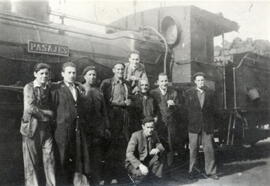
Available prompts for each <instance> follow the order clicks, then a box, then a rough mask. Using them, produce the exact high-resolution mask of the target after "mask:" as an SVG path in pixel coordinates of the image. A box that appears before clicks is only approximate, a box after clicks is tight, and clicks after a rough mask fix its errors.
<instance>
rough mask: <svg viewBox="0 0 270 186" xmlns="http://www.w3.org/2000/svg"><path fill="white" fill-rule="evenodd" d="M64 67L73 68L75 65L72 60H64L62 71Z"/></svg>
mask: <svg viewBox="0 0 270 186" xmlns="http://www.w3.org/2000/svg"><path fill="white" fill-rule="evenodd" d="M66 67H74V68H76V65H75V64H74V63H73V62H71V61H68V62H65V63H64V64H63V65H62V72H64V71H65V68H66Z"/></svg>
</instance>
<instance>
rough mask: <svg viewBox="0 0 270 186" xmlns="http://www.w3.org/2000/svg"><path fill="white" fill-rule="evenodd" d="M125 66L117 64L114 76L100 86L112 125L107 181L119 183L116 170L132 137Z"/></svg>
mask: <svg viewBox="0 0 270 186" xmlns="http://www.w3.org/2000/svg"><path fill="white" fill-rule="evenodd" d="M124 68H125V66H124V65H123V64H122V63H118V64H115V65H114V67H113V69H112V70H113V73H114V76H113V77H112V78H109V79H105V80H103V81H102V83H101V86H100V89H101V91H102V93H103V95H104V98H105V103H106V106H107V109H108V113H109V120H110V125H111V140H110V147H109V149H108V152H107V156H108V157H107V166H108V167H107V171H108V176H107V178H108V180H107V181H109V182H110V183H117V182H118V180H119V179H120V177H119V174H117V173H118V172H117V171H115V170H116V169H119V168H121V165H122V163H123V162H124V160H125V149H126V145H127V143H128V140H129V137H130V130H129V115H128V110H127V109H128V107H129V106H130V104H131V100H130V98H129V96H130V87H129V84H128V83H127V82H126V81H125V80H124ZM122 168H124V167H123V165H122Z"/></svg>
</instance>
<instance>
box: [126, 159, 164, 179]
mask: <svg viewBox="0 0 270 186" xmlns="http://www.w3.org/2000/svg"><path fill="white" fill-rule="evenodd" d="M163 159H164V158H163V157H162V156H160V155H155V156H153V157H150V156H149V157H147V158H146V159H145V161H143V162H142V163H143V164H144V165H145V166H147V167H148V169H149V173H148V175H143V174H142V172H141V170H140V169H139V167H137V168H135V167H133V166H132V164H131V163H130V162H126V169H127V171H128V173H129V175H130V176H131V177H132V178H133V179H134V181H135V182H137V183H138V182H141V181H143V180H145V179H146V177H151V176H153V177H158V178H161V177H162V174H163V166H164V160H163Z"/></svg>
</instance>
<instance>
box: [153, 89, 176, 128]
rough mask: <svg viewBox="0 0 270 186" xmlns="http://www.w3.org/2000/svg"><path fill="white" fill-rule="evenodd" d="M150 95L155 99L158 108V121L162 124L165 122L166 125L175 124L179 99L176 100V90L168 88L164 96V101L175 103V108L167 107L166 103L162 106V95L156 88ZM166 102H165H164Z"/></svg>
mask: <svg viewBox="0 0 270 186" xmlns="http://www.w3.org/2000/svg"><path fill="white" fill-rule="evenodd" d="M150 95H151V96H152V97H153V98H154V99H155V101H156V102H157V104H158V106H159V113H160V116H159V120H161V121H162V122H165V123H166V124H167V123H168V122H171V121H172V122H176V118H177V117H176V116H177V111H178V106H179V99H178V94H177V92H176V90H174V89H172V88H170V87H168V90H167V94H166V95H165V96H166V97H165V99H166V100H173V101H174V103H175V106H171V107H168V105H167V103H166V104H164V103H163V102H162V94H161V91H160V89H159V87H157V88H156V89H153V90H151V91H150ZM166 102H167V101H166Z"/></svg>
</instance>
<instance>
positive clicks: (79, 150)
mask: <svg viewBox="0 0 270 186" xmlns="http://www.w3.org/2000/svg"><path fill="white" fill-rule="evenodd" d="M61 74H62V76H63V81H61V82H58V83H56V84H53V85H52V87H53V88H52V89H53V90H52V95H53V96H52V97H53V103H54V110H55V119H56V126H55V127H56V129H55V141H56V147H57V156H56V159H57V160H58V162H57V163H59V164H60V165H58V167H59V169H58V173H59V174H58V177H57V178H58V180H59V179H60V180H59V182H61V183H60V184H70V183H71V182H72V180H73V184H74V185H80V184H81V183H83V185H89V183H88V180H87V177H86V175H87V174H88V173H89V171H90V170H89V155H88V149H87V144H86V138H85V134H84V131H85V130H84V126H83V123H81V122H80V116H81V114H80V113H81V111H80V106H81V93H82V89H81V87H80V86H79V84H77V83H76V82H75V79H76V66H75V64H73V63H72V62H67V63H64V64H63V66H62V73H61ZM58 184H59V183H58Z"/></svg>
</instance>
